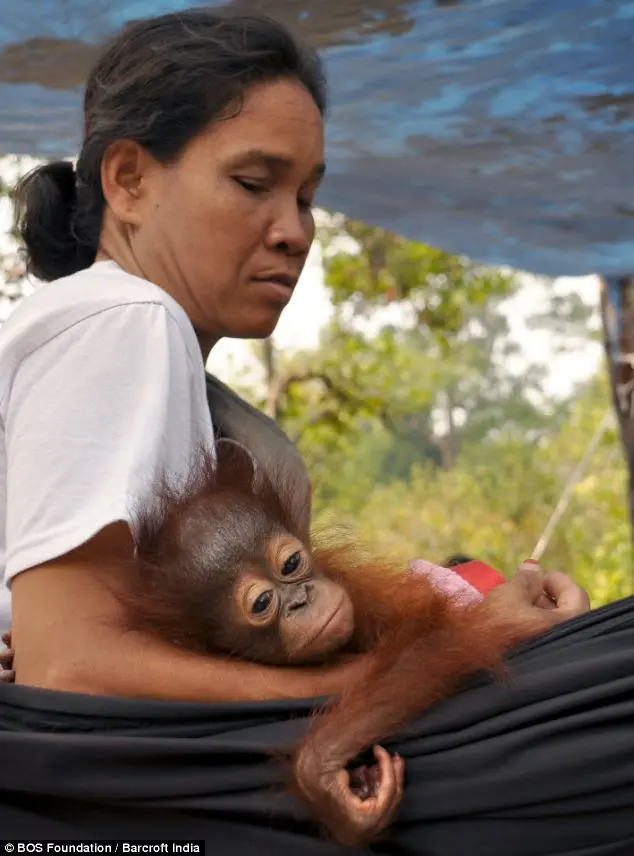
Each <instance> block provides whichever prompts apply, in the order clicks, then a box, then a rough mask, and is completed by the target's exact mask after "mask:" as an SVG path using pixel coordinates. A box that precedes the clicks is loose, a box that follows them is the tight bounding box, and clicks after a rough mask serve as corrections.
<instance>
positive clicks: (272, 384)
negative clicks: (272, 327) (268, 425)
mask: <svg viewBox="0 0 634 856" xmlns="http://www.w3.org/2000/svg"><path fill="white" fill-rule="evenodd" d="M262 362H263V363H264V371H265V373H266V405H265V413H266V415H267V416H270V417H271V419H274V420H277V405H278V398H279V389H278V387H279V383H278V377H277V366H276V360H275V345H274V344H273V339H272V338H271V337H269V338H268V339H264V341H263V342H262Z"/></svg>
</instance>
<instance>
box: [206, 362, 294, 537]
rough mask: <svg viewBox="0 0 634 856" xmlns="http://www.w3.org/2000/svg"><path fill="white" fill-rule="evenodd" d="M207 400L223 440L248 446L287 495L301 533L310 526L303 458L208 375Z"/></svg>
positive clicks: (269, 423) (261, 417)
mask: <svg viewBox="0 0 634 856" xmlns="http://www.w3.org/2000/svg"><path fill="white" fill-rule="evenodd" d="M207 400H208V402H209V409H210V411H211V418H212V420H213V423H214V427H215V428H216V430H217V432H218V433H219V434H220V435H221V436H222V437H227V438H229V439H231V440H236V441H237V442H239V443H241V444H242V445H243V446H245V447H246V448H247V449H249V451H250V452H251V454H252V455H253V456H254V457H255V458H256V460H257V461H258V462H259V463H260V465H261V466H262V467H263V469H264V470H265V471H266V472H267V473H268V475H269V477H270V478H271V479H272V481H273V482H274V483H275V484H276V485H277V486H278V488H279V489H280V490H281V491H283V492H284V493H285V494H290V497H291V500H292V509H293V511H294V515H295V519H296V521H297V524H298V526H299V527H300V528H301V530H302V531H307V530H308V529H309V527H310V512H311V484H310V479H309V478H308V473H307V471H306V467H305V465H304V461H303V460H302V457H301V455H300V454H299V452H298V451H297V449H296V448H295V445H294V444H293V443H292V442H291V441H290V440H289V438H288V437H287V436H286V434H285V433H284V432H283V431H282V430H281V428H280V427H279V426H278V425H276V424H275V422H274V421H273V420H272V419H269V417H268V416H265V415H264V413H261V412H260V411H259V410H257V408H255V407H253V406H252V405H251V404H249V403H248V402H247V401H245V400H244V399H243V398H240V396H239V395H237V394H236V393H235V392H234V391H233V390H232V389H230V388H229V387H228V386H227V385H226V384H224V383H223V382H222V381H220V380H218V378H216V377H214V376H213V375H211V374H207Z"/></svg>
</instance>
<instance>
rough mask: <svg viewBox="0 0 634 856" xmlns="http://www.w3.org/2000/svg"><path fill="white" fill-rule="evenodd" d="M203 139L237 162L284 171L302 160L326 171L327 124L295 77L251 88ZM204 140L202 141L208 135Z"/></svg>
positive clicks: (308, 166) (312, 169)
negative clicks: (235, 111) (325, 126)
mask: <svg viewBox="0 0 634 856" xmlns="http://www.w3.org/2000/svg"><path fill="white" fill-rule="evenodd" d="M202 137H203V138H204V137H206V138H207V142H208V143H209V145H213V148H214V150H215V153H216V155H217V156H218V157H221V158H223V159H231V160H232V161H235V162H236V165H242V164H244V165H245V166H246V165H254V164H255V165H261V166H266V167H267V168H270V169H276V170H279V171H282V170H285V169H286V170H288V169H289V168H292V167H295V166H297V165H298V164H301V165H302V166H303V167H304V168H305V169H308V170H309V171H310V172H314V173H315V175H316V177H317V178H319V177H321V175H323V172H324V169H325V167H324V127H323V119H322V116H321V114H320V112H319V109H318V107H317V105H316V104H315V102H314V101H313V99H312V97H311V95H310V93H309V92H308V91H307V90H306V89H305V88H304V87H303V86H302V85H301V84H300V83H299V82H295V81H275V82H272V83H266V84H258V85H256V86H253V87H251V88H250V89H248V90H247V92H246V93H245V95H244V98H243V101H242V104H241V106H240V109H239V111H238V112H237V113H236V114H235V115H231V114H229V117H228V118H227V119H225V120H223V121H220V122H217V123H213V124H212V125H211V126H210V127H209V129H208V131H207V132H205V133H204V134H203V135H202ZM203 138H201V141H200V142H201V143H202V144H204V143H205V139H203Z"/></svg>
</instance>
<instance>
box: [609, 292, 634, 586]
mask: <svg viewBox="0 0 634 856" xmlns="http://www.w3.org/2000/svg"><path fill="white" fill-rule="evenodd" d="M601 318H602V321H603V336H604V344H605V353H606V358H607V363H608V371H609V375H610V386H611V389H612V403H613V405H614V410H615V412H616V416H617V419H618V423H619V430H620V434H621V442H622V444H623V451H624V453H625V460H626V462H627V470H628V505H629V516H630V525H631V528H632V533H633V535H634V276H620V277H603V278H602V279H601ZM633 573H634V569H633Z"/></svg>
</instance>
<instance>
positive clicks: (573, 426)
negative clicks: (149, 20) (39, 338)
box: [0, 0, 634, 604]
mask: <svg viewBox="0 0 634 856" xmlns="http://www.w3.org/2000/svg"><path fill="white" fill-rule="evenodd" d="M191 5H207V6H216V7H217V8H218V9H223V10H232V9H233V10H239V11H249V10H250V11H265V12H268V13H269V14H272V15H273V16H275V17H277V18H279V19H281V20H283V21H284V22H285V23H287V24H289V25H290V26H291V27H292V28H293V29H294V30H295V31H296V32H299V33H300V34H302V35H303V36H304V37H307V38H309V39H310V40H312V42H313V43H314V44H316V46H317V47H318V48H319V49H320V51H321V52H322V54H323V56H324V59H325V61H326V66H327V70H328V73H329V78H330V85H331V98H332V108H331V113H330V117H329V120H328V127H327V137H328V177H327V179H326V182H325V185H324V188H323V191H322V193H321V195H320V197H319V200H318V202H319V205H320V207H319V208H318V209H317V212H316V216H317V220H318V224H319V233H318V240H317V241H316V243H315V246H314V247H313V251H312V253H311V257H310V261H309V264H308V266H307V268H306V271H305V273H304V275H303V277H302V280H301V283H300V285H299V288H298V291H297V294H296V296H295V297H294V301H293V303H292V304H291V306H290V307H289V308H288V310H287V311H286V313H285V315H284V316H283V318H282V322H281V323H280V326H279V328H278V330H277V332H276V334H275V336H274V337H273V338H272V339H271V340H270V341H268V342H265V343H249V342H231V341H225V342H222V343H221V344H220V345H219V346H218V348H217V349H215V350H214V351H213V352H212V354H211V357H210V361H209V364H208V368H209V370H210V371H212V372H214V373H215V374H217V375H218V376H220V377H221V378H222V379H223V380H225V381H227V382H229V383H230V384H231V385H232V386H233V387H234V388H236V389H237V390H238V391H239V392H241V393H242V394H243V395H245V396H246V397H247V398H249V399H250V400H251V401H253V402H255V403H256V404H257V405H258V406H260V407H261V408H262V409H263V410H265V411H266V412H267V413H268V414H270V415H271V416H273V417H274V418H275V419H277V420H278V422H279V423H280V424H281V426H282V427H283V428H284V429H285V430H286V431H287V433H288V434H289V435H290V436H291V437H292V438H293V439H294V440H295V441H296V442H297V444H298V446H299V448H300V450H301V452H302V453H303V455H304V456H305V459H306V462H307V465H308V467H309V470H310V473H311V475H312V478H313V481H314V485H315V511H316V518H317V522H318V524H320V523H326V522H332V521H335V522H337V523H341V524H344V525H345V526H347V527H350V528H351V529H352V530H353V531H355V532H356V533H357V534H358V535H359V536H360V537H361V538H362V539H364V540H365V541H366V542H368V543H369V544H370V545H372V546H374V547H378V549H379V550H380V551H381V552H383V553H387V554H388V555H390V556H393V557H394V558H396V559H398V560H399V561H403V562H405V561H407V560H408V559H410V558H412V557H415V556H416V557H421V558H426V559H430V560H433V561H437V562H442V561H444V560H445V559H446V558H447V557H448V556H450V555H451V554H454V553H463V554H467V555H470V556H474V557H476V558H479V559H481V560H483V561H486V562H489V563H490V564H492V565H494V566H495V567H497V568H499V569H500V570H502V571H503V572H510V571H511V570H512V569H513V568H514V567H515V565H516V564H517V563H518V562H519V561H520V560H521V559H523V558H525V557H526V556H527V555H528V554H529V553H530V552H531V551H532V549H533V547H534V545H535V543H536V541H537V540H538V539H539V537H540V536H541V534H542V532H543V530H544V527H545V526H546V524H547V521H548V519H549V517H550V515H551V514H552V512H553V509H554V507H555V505H556V504H557V502H558V500H559V498H560V497H561V494H562V491H563V490H564V488H565V486H566V484H567V483H568V482H569V479H570V475H571V473H572V472H573V470H574V469H575V467H576V465H577V464H578V462H579V461H580V460H581V459H582V458H584V456H587V462H586V466H585V468H584V470H583V472H581V473H580V474H579V476H578V478H576V480H575V482H574V490H572V492H571V495H570V501H569V505H568V506H567V509H566V512H565V514H564V516H563V518H562V520H561V522H560V524H559V526H558V528H556V529H555V531H554V533H553V535H552V537H551V538H550V540H549V542H548V545H547V549H546V552H545V554H544V560H543V561H544V564H545V565H546V566H548V567H556V568H560V569H562V570H566V571H568V572H570V573H573V574H574V575H575V577H576V578H577V579H578V580H579V581H580V582H581V583H582V584H583V585H585V586H586V587H587V588H588V589H589V590H590V592H591V594H592V598H593V602H594V603H595V604H599V603H605V602H607V601H609V600H613V599H615V598H618V597H621V596H624V595H626V594H629V593H632V592H633V591H634V574H633V570H632V548H631V545H632V537H631V519H632V508H633V503H632V490H631V481H632V479H631V473H632V471H633V469H634V466H633V462H634V419H633V418H632V417H633V416H634V408H633V406H632V393H633V392H634V371H633V366H634V317H632V314H631V313H632V311H633V308H634V279H633V278H632V276H631V274H632V273H633V272H634V236H633V228H634V181H632V164H634V133H633V131H634V84H632V80H633V79H634V74H633V72H634V58H633V57H634V52H633V50H632V48H633V47H634V44H633V43H634V2H630V1H629V0H610V2H607V0H550V2H549V3H548V4H544V3H543V2H542V0H412V2H406V0H365V2H364V0H234V2H229V3H227V2H225V3H209V2H207V3H205V4H196V3H193V2H191V1H190V2H184V1H183V2H181V0H102V2H100V3H95V2H93V1H92V0H21V3H20V7H19V10H18V9H17V7H16V4H15V0H0V320H3V319H5V318H6V317H7V315H8V314H9V313H10V312H11V311H12V309H13V308H14V307H15V305H16V304H17V303H18V301H19V300H20V299H22V297H23V296H24V295H25V294H28V293H29V292H30V291H32V290H33V289H35V288H38V287H40V285H39V284H38V283H37V282H35V281H27V280H26V279H25V277H24V273H23V267H22V262H21V259H20V255H19V251H18V246H17V243H16V241H15V237H14V234H13V231H12V210H11V188H12V186H13V185H14V183H15V181H16V179H17V177H18V176H19V175H20V174H22V173H24V172H25V171H27V170H28V169H30V168H32V167H33V166H34V165H35V164H36V163H38V162H39V161H40V160H42V159H47V158H54V157H55V158H56V157H70V158H72V157H73V156H75V155H76V153H77V151H78V147H79V146H80V144H81V139H80V136H79V135H80V130H81V121H80V112H81V88H82V83H83V80H84V77H85V74H86V71H87V69H88V68H89V67H90V64H91V63H92V61H93V59H94V57H95V55H96V53H97V51H98V49H99V45H100V44H102V43H103V41H104V40H105V39H106V38H107V37H108V36H109V35H110V34H111V33H114V32H115V31H116V30H117V29H118V27H120V26H121V24H122V23H124V22H125V21H127V20H131V19H134V18H139V17H142V16H145V15H151V14H158V13H160V12H165V11H170V10H177V9H181V8H185V7H186V6H191ZM597 432H598V433H597ZM589 448H590V452H589V451H588V450H589Z"/></svg>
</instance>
